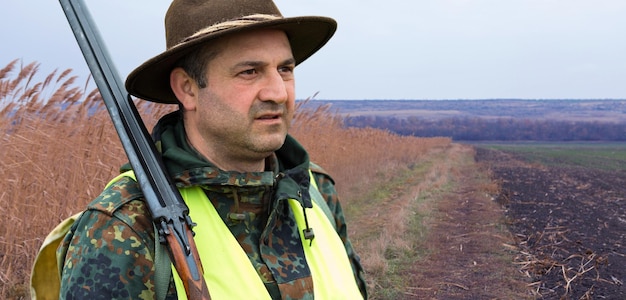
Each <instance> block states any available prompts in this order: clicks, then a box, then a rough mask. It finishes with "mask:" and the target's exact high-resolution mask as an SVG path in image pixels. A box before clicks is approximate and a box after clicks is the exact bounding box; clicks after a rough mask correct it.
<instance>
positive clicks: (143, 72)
mask: <svg viewBox="0 0 626 300" xmlns="http://www.w3.org/2000/svg"><path fill="white" fill-rule="evenodd" d="M258 29H278V30H282V31H284V32H285V33H286V34H287V38H288V39H289V43H290V45H291V51H292V53H293V57H294V59H295V62H296V65H298V64H300V63H302V62H303V61H304V60H306V59H307V58H309V57H310V56H311V55H313V53H315V52H317V50H319V49H320V48H321V47H322V46H324V45H325V44H326V43H327V42H328V40H329V39H330V38H331V37H332V36H333V34H334V33H335V30H336V29H337V23H336V22H335V20H333V19H331V18H328V17H320V16H302V17H290V18H285V17H283V16H282V14H281V13H280V11H279V10H278V8H277V7H276V5H275V4H274V3H273V2H272V1H271V0H174V1H173V2H172V4H171V5H170V7H169V9H168V11H167V13H166V15H165V38H166V50H165V51H164V52H163V53H161V54H159V55H157V56H155V57H153V58H151V59H149V60H147V61H146V62H144V63H143V64H141V65H140V66H139V67H137V68H136V69H134V70H133V71H132V72H131V73H130V74H129V75H128V77H127V78H126V89H127V90H128V92H129V93H130V94H131V95H133V96H135V97H138V98H140V99H144V100H148V101H153V102H158V103H168V104H175V103H178V100H177V99H176V96H175V95H174V93H173V92H172V90H171V88H170V72H171V71H172V69H173V68H174V66H175V65H176V63H177V62H178V61H179V60H180V59H181V58H182V57H184V56H185V55H187V54H189V53H191V52H192V51H194V50H196V49H198V47H201V46H204V45H207V43H210V42H211V41H214V40H216V39H218V38H220V37H224V36H227V35H231V34H234V33H239V32H245V31H251V30H258Z"/></svg>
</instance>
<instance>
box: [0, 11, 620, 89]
mask: <svg viewBox="0 0 626 300" xmlns="http://www.w3.org/2000/svg"><path fill="white" fill-rule="evenodd" d="M0 1H2V5H1V6H0V7H1V8H2V9H1V10H0V28H2V29H1V30H0V41H2V42H1V43H0V68H2V67H4V66H6V65H7V64H8V63H9V62H10V61H12V60H14V59H21V60H22V61H23V62H24V64H27V63H30V62H33V61H36V62H39V63H40V64H41V65H40V73H41V74H45V75H47V74H49V73H50V72H51V71H52V70H54V69H57V68H58V69H61V70H65V69H68V68H71V69H73V70H74V72H73V74H74V75H77V76H79V77H80V78H87V74H88V73H89V71H88V68H87V65H86V63H85V62H84V59H83V57H82V54H81V53H80V50H79V48H78V45H77V43H76V41H75V39H74V36H73V35H72V32H71V30H70V28H69V25H68V23H67V20H66V19H65V15H64V14H63V11H62V9H61V6H60V4H59V3H58V1H54V0H22V1H9V0H0ZM85 3H86V4H87V6H88V8H89V10H90V11H91V14H92V16H93V18H94V20H95V22H96V24H97V27H98V29H99V31H100V33H101V35H102V36H103V38H104V40H105V43H106V47H107V49H108V52H109V54H110V55H111V58H112V59H113V61H114V63H115V67H116V68H117V70H118V72H119V74H120V76H121V77H122V78H126V75H127V74H128V73H129V72H130V71H132V70H133V69H134V68H135V67H136V66H138V65H140V64H141V63H143V62H144V61H146V60H147V59H149V58H151V57H153V56H155V55H157V54H159V53H160V52H162V51H163V50H164V49H165V38H164V29H163V17H164V14H165V11H166V10H167V7H168V6H169V3H170V1H166V0H85ZM275 3H276V4H277V5H278V7H279V8H280V10H281V12H282V14H283V15H285V16H300V15H321V16H327V17H332V18H334V19H336V20H337V22H338V29H337V32H336V34H335V36H334V37H333V38H332V39H331V40H330V42H329V43H328V44H327V45H326V46H325V47H324V48H322V49H321V50H320V51H319V52H317V53H316V54H315V55H313V57H311V58H309V59H308V60H307V61H305V62H303V63H302V64H301V65H299V66H298V67H297V68H296V89H297V90H296V97H297V98H298V99H304V98H308V97H311V96H313V95H315V94H316V93H317V96H316V99H424V100H425V99H429V100H432V99H497V98H516V99H626V17H624V16H626V1H624V0H411V1H409V0H385V1H380V0H377V1H374V0H275Z"/></svg>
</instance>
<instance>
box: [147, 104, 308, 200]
mask: <svg viewBox="0 0 626 300" xmlns="http://www.w3.org/2000/svg"><path fill="white" fill-rule="evenodd" d="M153 139H154V141H155V143H156V146H157V149H158V150H159V151H160V152H161V153H162V157H163V162H164V164H165V167H166V169H167V171H168V173H169V174H170V176H172V177H173V178H174V182H175V184H176V185H177V186H178V187H189V186H195V185H213V186H216V185H217V186H220V185H221V186H241V187H244V186H248V187H253V186H274V185H275V186H276V194H275V195H276V197H277V198H278V199H286V198H291V199H296V200H298V201H300V202H302V204H303V206H304V207H310V206H311V204H310V202H311V201H310V197H309V193H308V188H309V184H310V182H309V180H310V177H309V171H308V170H309V155H308V153H307V152H306V150H304V148H303V147H302V146H301V145H300V143H298V141H296V140H295V139H294V138H293V137H291V136H290V135H287V138H286V139H285V143H284V144H283V146H282V147H281V148H280V149H278V150H277V151H276V152H275V153H274V154H273V155H271V156H270V157H268V158H267V163H266V166H268V170H267V171H265V172H246V173H241V172H234V171H224V170H220V169H219V168H217V167H216V166H215V165H214V164H213V163H211V162H210V161H208V160H206V159H205V158H204V157H202V155H200V154H199V153H198V152H197V151H196V150H195V149H194V148H193V147H192V146H191V145H189V143H188V141H187V137H186V134H185V128H184V125H183V121H182V113H180V111H175V112H173V113H170V114H168V115H166V116H164V117H162V118H161V119H160V120H159V122H158V123H157V125H156V126H155V127H154V129H153ZM305 191H306V192H305ZM303 197H304V199H303Z"/></svg>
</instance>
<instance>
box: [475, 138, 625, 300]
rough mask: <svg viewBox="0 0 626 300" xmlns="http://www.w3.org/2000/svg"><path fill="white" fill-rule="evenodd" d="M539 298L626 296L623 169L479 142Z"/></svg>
mask: <svg viewBox="0 0 626 300" xmlns="http://www.w3.org/2000/svg"><path fill="white" fill-rule="evenodd" d="M476 160H477V161H478V162H480V163H482V164H484V165H486V166H488V168H489V169H490V171H491V174H492V176H493V179H494V180H496V181H498V182H499V186H500V194H499V195H498V196H497V202H499V203H500V204H501V205H502V207H504V209H505V216H506V220H507V222H508V227H509V229H510V231H511V233H512V235H513V237H514V238H515V243H514V246H515V247H517V249H515V251H516V252H517V256H516V259H515V263H516V264H517V265H518V266H519V268H520V270H521V271H522V272H523V273H525V274H526V275H527V276H528V277H529V278H530V279H531V280H530V282H531V285H530V286H531V287H532V289H533V293H534V294H535V296H536V298H537V299H616V300H617V299H622V300H623V299H626V286H625V285H624V284H625V283H626V247H625V244H626V172H624V171H603V170H597V169H590V168H580V167H565V166H564V167H552V166H551V167H546V166H544V165H539V164H530V163H528V162H526V161H525V160H524V158H523V157H521V156H518V155H516V154H513V153H507V152H502V151H496V150H487V149H482V148H478V149H477V152H476Z"/></svg>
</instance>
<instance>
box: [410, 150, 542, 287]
mask: <svg viewBox="0 0 626 300" xmlns="http://www.w3.org/2000/svg"><path fill="white" fill-rule="evenodd" d="M465 151H466V155H469V156H471V157H470V159H466V160H465V162H463V161H460V162H461V163H462V164H461V165H459V166H458V170H457V171H456V172H455V173H453V174H454V178H453V179H452V180H453V181H455V184H454V186H455V188H453V190H452V191H450V192H447V193H442V194H440V195H434V196H435V197H440V199H437V200H436V203H437V205H436V208H435V210H436V213H435V214H434V215H433V217H432V218H431V219H430V220H429V221H428V223H429V227H430V228H429V233H428V238H427V242H426V243H425V244H426V245H427V247H428V249H429V251H428V253H429V254H428V255H427V256H426V257H425V258H424V259H423V260H421V261H419V262H417V263H416V264H415V266H414V268H413V270H412V271H411V272H410V274H407V276H409V277H410V282H411V287H410V290H409V291H407V292H405V295H406V299H531V297H530V293H529V289H528V281H527V277H525V276H524V275H523V274H522V273H521V272H519V268H518V267H517V266H516V265H514V264H513V257H514V253H513V252H511V251H510V250H511V249H513V248H514V246H512V245H511V244H512V243H513V238H512V236H511V235H510V233H509V231H508V230H507V228H506V227H505V226H504V225H503V224H504V223H503V221H504V220H503V217H504V212H503V209H502V208H501V206H500V205H499V204H497V203H496V202H495V201H494V198H493V196H494V195H490V193H491V192H495V191H496V189H495V187H494V185H493V184H492V182H491V180H490V179H489V178H488V177H485V176H484V174H485V172H484V170H482V171H481V170H479V166H478V165H477V164H476V163H475V162H474V160H473V150H471V149H470V148H469V146H468V148H467V149H466V150H465Z"/></svg>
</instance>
